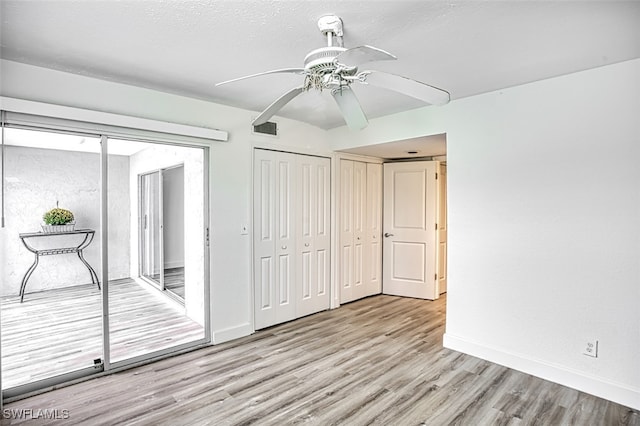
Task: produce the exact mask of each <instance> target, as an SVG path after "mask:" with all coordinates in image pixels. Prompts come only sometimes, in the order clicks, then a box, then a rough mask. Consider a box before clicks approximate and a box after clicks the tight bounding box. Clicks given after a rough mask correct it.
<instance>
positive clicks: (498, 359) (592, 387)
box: [443, 333, 640, 410]
mask: <svg viewBox="0 0 640 426" xmlns="http://www.w3.org/2000/svg"><path fill="white" fill-rule="evenodd" d="M443 344H444V347H445V348H447V349H452V350H454V351H458V352H463V353H465V354H468V355H471V356H475V357H477V358H481V359H485V360H487V361H491V362H493V363H496V364H500V365H503V366H505V367H509V368H513V369H514V370H518V371H521V372H523V373H527V374H531V375H533V376H536V377H539V378H541V379H544V380H549V381H551V382H554V383H558V384H560V385H563V386H568V387H570V388H573V389H577V390H579V391H582V392H585V393H588V394H591V395H595V396H597V397H600V398H604V399H606V400H609V401H613V402H615V403H618V404H621V405H624V406H626V407H630V408H633V409H635V410H640V389H633V388H631V387H628V386H626V385H623V384H620V383H616V382H612V381H608V380H605V379H603V378H601V377H597V376H593V375H589V374H586V373H584V372H582V371H578V370H573V369H571V368H567V367H564V366H560V365H555V364H551V363H548V362H544V361H541V360H537V359H533V358H530V357H527V356H525V355H522V354H517V353H511V352H508V351H504V350H502V349H500V348H496V347H490V346H486V345H483V344H480V343H477V342H472V341H469V340H466V339H463V338H460V337H457V336H452V335H451V334H448V333H445V335H444V340H443Z"/></svg>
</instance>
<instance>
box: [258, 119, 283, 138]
mask: <svg viewBox="0 0 640 426" xmlns="http://www.w3.org/2000/svg"><path fill="white" fill-rule="evenodd" d="M253 133H260V134H261V135H270V136H278V124H277V123H274V122H273V121H267V122H266V123H263V124H259V125H257V126H253Z"/></svg>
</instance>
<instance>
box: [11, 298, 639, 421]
mask: <svg viewBox="0 0 640 426" xmlns="http://www.w3.org/2000/svg"><path fill="white" fill-rule="evenodd" d="M444 311H445V299H444V298H442V299H440V300H438V301H435V302H429V301H421V300H416V299H407V298H399V297H393V296H375V297H371V298H367V299H364V300H360V301H357V302H353V303H350V304H347V305H343V306H342V307H340V308H339V309H336V310H333V311H327V312H322V313H319V314H315V315H312V316H309V317H306V318H303V319H300V320H297V321H293V322H290V323H286V324H282V325H279V326H275V327H272V328H269V329H265V330H262V331H260V332H257V333H255V334H253V335H251V336H249V337H246V338H242V339H238V340H235V341H232V342H228V343H225V344H221V345H216V346H212V347H208V348H205V349H200V350H197V351H193V352H190V353H188V354H183V355H180V356H176V357H173V358H169V359H165V360H163V361H159V362H156V363H153V364H148V365H146V366H142V367H138V368H135V369H132V370H129V371H125V372H121V373H118V374H114V375H110V376H106V377H101V378H98V379H94V380H90V381H87V382H83V383H79V384H76V385H74V386H69V387H66V388H62V389H58V390H55V391H52V392H49V393H46V394H42V395H38V396H35V397H31V398H28V399H24V400H21V401H17V402H14V403H11V404H9V405H8V406H7V407H5V408H7V409H29V408H30V409H34V410H35V409H58V410H68V413H69V418H68V419H65V420H60V421H59V424H85V425H249V424H257V425H287V424H298V423H306V424H313V425H332V424H344V425H368V424H380V425H448V424H457V425H474V426H475V425H607V426H609V425H640V417H639V415H640V414H639V413H638V412H636V411H633V410H630V409H628V408H625V407H623V406H620V405H618V404H615V403H612V402H609V401H606V400H603V399H600V398H596V397H594V396H591V395H587V394H584V393H581V392H578V391H575V390H572V389H569V388H566V387H563V386H560V385H557V384H554V383H550V382H547V381H544V380H541V379H537V378H534V377H532V376H530V375H527V374H523V373H519V372H517V371H514V370H510V369H508V368H505V367H501V366H498V365H496V364H492V363H490V362H486V361H482V360H480V359H477V358H474V357H471V356H467V355H463V354H460V353H457V352H454V351H450V350H447V349H444V348H443V347H442V335H443V332H444V321H445V315H444ZM20 423H21V422H20V421H16V420H14V421H13V422H12V423H11V424H20ZM52 423H55V422H52ZM7 424H9V423H7Z"/></svg>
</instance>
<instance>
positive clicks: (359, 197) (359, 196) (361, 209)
mask: <svg viewBox="0 0 640 426" xmlns="http://www.w3.org/2000/svg"><path fill="white" fill-rule="evenodd" d="M366 199H367V164H366V163H363V162H360V161H355V162H354V163H353V270H354V275H353V297H354V299H360V298H362V297H365V296H366V295H367V288H366V284H365V283H366V278H367V273H366V271H365V265H366V247H365V228H366V223H367V205H366Z"/></svg>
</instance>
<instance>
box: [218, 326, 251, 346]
mask: <svg viewBox="0 0 640 426" xmlns="http://www.w3.org/2000/svg"><path fill="white" fill-rule="evenodd" d="M252 333H253V327H252V326H251V324H249V323H246V324H242V325H238V326H235V327H229V328H225V329H223V330H214V332H213V343H214V344H216V345H217V344H219V343H224V342H228V341H230V340H234V339H239V338H241V337H245V336H248V335H250V334H252Z"/></svg>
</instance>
